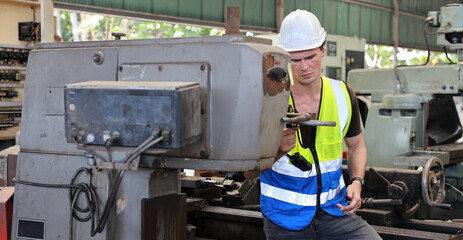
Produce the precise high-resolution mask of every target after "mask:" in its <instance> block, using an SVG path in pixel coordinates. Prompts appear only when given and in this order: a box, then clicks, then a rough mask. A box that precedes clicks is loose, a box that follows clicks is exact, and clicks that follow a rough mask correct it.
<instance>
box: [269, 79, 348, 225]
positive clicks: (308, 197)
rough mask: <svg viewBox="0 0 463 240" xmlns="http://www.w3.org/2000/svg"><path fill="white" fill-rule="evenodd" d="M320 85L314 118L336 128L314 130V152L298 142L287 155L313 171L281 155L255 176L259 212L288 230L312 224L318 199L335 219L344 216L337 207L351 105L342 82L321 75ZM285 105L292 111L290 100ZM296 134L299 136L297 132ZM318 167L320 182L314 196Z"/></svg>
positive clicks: (341, 193)
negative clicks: (297, 156)
mask: <svg viewBox="0 0 463 240" xmlns="http://www.w3.org/2000/svg"><path fill="white" fill-rule="evenodd" d="M322 84H323V85H322V95H321V100H320V101H321V103H320V110H319V116H318V120H320V121H336V127H317V130H316V134H315V151H314V152H313V153H312V152H311V151H310V149H309V148H303V147H302V146H301V145H300V142H299V140H297V139H296V147H295V148H294V149H292V150H291V151H290V153H289V154H294V153H296V152H299V154H300V155H302V156H304V157H305V159H306V160H307V161H309V162H310V163H311V164H312V169H311V170H310V171H306V172H303V171H301V170H299V168H297V167H295V166H294V165H292V164H291V162H290V161H289V158H288V157H287V156H286V155H284V156H283V157H281V158H280V159H279V160H278V161H276V162H275V163H274V164H273V166H272V168H271V169H268V170H267V171H265V172H263V173H262V174H261V175H260V181H261V199H260V200H261V209H262V213H263V214H264V215H265V216H266V217H267V218H268V219H270V220H271V221H272V222H274V223H276V224H277V225H279V226H281V227H283V228H285V229H288V230H302V229H304V228H305V227H307V226H308V225H309V224H310V223H311V221H312V219H313V217H314V215H315V212H316V209H317V199H318V198H319V201H320V207H321V208H322V209H323V210H325V211H326V212H328V213H330V214H331V215H334V216H342V215H344V213H343V212H342V211H340V210H339V208H338V207H337V206H336V204H338V203H341V204H342V205H344V206H345V205H347V201H346V200H345V197H346V185H345V183H344V180H343V177H342V167H341V165H342V139H343V137H344V136H345V135H346V132H347V129H348V128H349V124H350V119H351V115H352V105H351V101H350V97H349V92H348V90H347V87H346V85H345V84H344V83H343V82H341V81H338V80H333V79H328V78H326V77H322ZM289 105H290V109H294V104H293V99H292V97H291V98H290V99H289ZM291 107H292V108H291ZM298 131H299V130H298ZM298 134H299V138H301V133H300V132H299V133H298ZM296 137H297V135H296ZM301 141H302V139H301ZM316 160H318V164H317V163H316V162H317V161H316ZM317 168H318V169H319V170H320V179H321V192H320V196H319V197H318V196H317V194H318V188H319V183H318V178H317V177H318V175H317Z"/></svg>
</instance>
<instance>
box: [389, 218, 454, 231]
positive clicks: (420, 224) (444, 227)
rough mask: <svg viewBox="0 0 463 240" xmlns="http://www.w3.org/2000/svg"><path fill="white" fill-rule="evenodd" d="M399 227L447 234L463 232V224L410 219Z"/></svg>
mask: <svg viewBox="0 0 463 240" xmlns="http://www.w3.org/2000/svg"><path fill="white" fill-rule="evenodd" d="M397 227H399V228H406V229H415V230H421V231H431V232H438V233H447V234H457V233H458V232H463V223H456V222H448V221H440V220H418V219H410V220H408V221H406V222H404V223H402V224H399V225H398V226H397Z"/></svg>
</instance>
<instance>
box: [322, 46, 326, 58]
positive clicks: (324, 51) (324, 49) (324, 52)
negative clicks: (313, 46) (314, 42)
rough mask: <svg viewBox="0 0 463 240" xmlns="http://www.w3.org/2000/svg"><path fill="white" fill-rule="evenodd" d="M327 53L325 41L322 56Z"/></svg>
mask: <svg viewBox="0 0 463 240" xmlns="http://www.w3.org/2000/svg"><path fill="white" fill-rule="evenodd" d="M325 54H326V43H323V49H322V57H324V56H325Z"/></svg>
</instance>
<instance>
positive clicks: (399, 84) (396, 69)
mask: <svg viewBox="0 0 463 240" xmlns="http://www.w3.org/2000/svg"><path fill="white" fill-rule="evenodd" d="M431 21H432V19H429V18H428V19H426V21H425V22H424V26H423V35H424V41H425V43H426V50H427V51H428V56H427V57H426V62H425V63H423V64H420V65H398V66H395V67H394V69H393V70H394V75H395V77H396V79H397V85H396V94H400V93H401V92H402V83H401V82H400V77H399V71H398V68H400V67H415V66H426V65H427V64H428V62H429V58H430V56H431V50H430V47H429V42H428V36H427V34H426V33H427V30H426V26H428V25H429V23H430V22H431Z"/></svg>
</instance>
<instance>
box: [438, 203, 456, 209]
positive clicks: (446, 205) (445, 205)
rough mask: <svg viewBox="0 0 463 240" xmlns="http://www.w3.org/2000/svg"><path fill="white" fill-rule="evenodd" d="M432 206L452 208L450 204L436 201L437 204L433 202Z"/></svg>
mask: <svg viewBox="0 0 463 240" xmlns="http://www.w3.org/2000/svg"><path fill="white" fill-rule="evenodd" d="M434 207H437V208H443V209H448V210H452V205H451V204H445V203H437V204H434Z"/></svg>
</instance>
